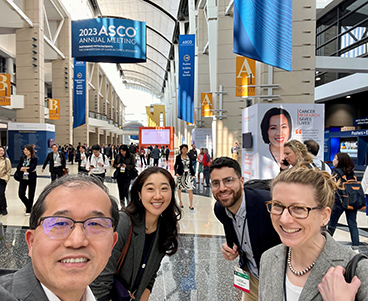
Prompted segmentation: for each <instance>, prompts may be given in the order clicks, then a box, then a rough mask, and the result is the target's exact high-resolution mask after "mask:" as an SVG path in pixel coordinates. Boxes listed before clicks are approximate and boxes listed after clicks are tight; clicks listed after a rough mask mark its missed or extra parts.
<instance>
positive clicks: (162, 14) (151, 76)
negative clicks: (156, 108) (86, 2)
mask: <svg viewBox="0 0 368 301" xmlns="http://www.w3.org/2000/svg"><path fill="white" fill-rule="evenodd" d="M90 3H91V5H92V7H93V8H94V9H95V12H96V15H99V16H102V17H105V16H109V17H120V18H127V19H132V20H138V21H143V22H146V28H147V61H146V62H145V63H136V64H119V66H118V68H119V70H120V74H121V76H122V79H123V81H124V83H126V84H136V83H139V84H140V85H145V86H146V87H147V89H149V90H150V91H151V92H152V93H154V94H156V95H157V96H158V97H162V96H163V91H164V86H165V79H166V78H167V72H168V71H169V68H170V62H169V61H170V59H173V55H174V54H173V53H174V50H173V44H174V43H177V41H178V32H179V31H178V20H181V21H182V20H183V19H185V16H188V7H187V4H185V3H187V1H183V0H156V1H150V0H124V1H121V0H90Z"/></svg>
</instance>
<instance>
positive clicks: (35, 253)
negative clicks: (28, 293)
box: [26, 185, 117, 296]
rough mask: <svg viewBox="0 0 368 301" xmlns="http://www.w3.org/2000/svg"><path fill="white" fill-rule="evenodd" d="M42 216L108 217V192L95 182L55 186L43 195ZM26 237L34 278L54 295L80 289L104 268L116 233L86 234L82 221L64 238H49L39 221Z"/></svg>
mask: <svg viewBox="0 0 368 301" xmlns="http://www.w3.org/2000/svg"><path fill="white" fill-rule="evenodd" d="M45 207H46V210H45V212H44V214H43V215H42V216H43V217H45V216H63V217H69V218H71V219H73V220H74V221H85V220H86V219H88V218H91V217H103V216H104V217H111V214H110V208H111V202H110V199H109V197H108V195H107V194H106V193H105V192H104V191H103V190H102V189H101V188H99V187H97V186H93V185H92V186H85V187H83V186H82V187H80V186H79V187H78V188H68V187H65V186H60V187H57V188H55V189H54V190H53V191H52V192H51V193H50V194H49V195H48V196H47V198H46V199H45ZM26 241H27V244H28V249H29V253H28V254H29V256H30V257H31V258H32V264H33V269H34V272H35V275H36V277H37V278H38V280H39V281H40V282H41V283H42V284H44V285H45V286H46V287H47V288H48V289H50V290H51V291H52V292H53V293H54V294H56V295H57V296H62V295H63V294H65V292H67V293H68V292H69V293H70V292H73V291H80V290H82V291H84V289H85V288H86V287H87V285H89V284H90V283H91V282H92V281H93V280H94V279H95V278H96V277H97V276H98V275H99V274H100V272H101V271H102V270H103V269H104V268H105V266H106V264H107V261H108V259H109V257H110V255H111V250H112V248H113V247H114V245H115V243H116V241H117V233H116V232H113V229H112V228H110V229H109V231H108V233H107V235H106V236H104V237H102V238H98V239H96V238H90V237H87V236H86V234H85V232H84V230H83V224H81V223H77V224H75V226H74V228H73V230H72V232H71V233H70V235H69V236H68V237H66V238H62V239H52V238H50V237H49V236H48V235H46V233H45V231H44V229H43V226H42V224H41V225H40V226H38V227H37V228H36V229H35V230H28V231H27V233H26Z"/></svg>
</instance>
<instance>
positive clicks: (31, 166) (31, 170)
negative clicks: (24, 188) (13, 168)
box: [17, 155, 37, 180]
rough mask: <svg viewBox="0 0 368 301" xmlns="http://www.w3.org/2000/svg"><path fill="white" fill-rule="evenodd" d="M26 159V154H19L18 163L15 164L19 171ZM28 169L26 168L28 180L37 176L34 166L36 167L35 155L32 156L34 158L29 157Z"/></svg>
mask: <svg viewBox="0 0 368 301" xmlns="http://www.w3.org/2000/svg"><path fill="white" fill-rule="evenodd" d="M26 160H27V157H26V156H24V155H23V156H21V157H20V160H19V163H18V166H17V170H19V171H20V169H21V168H22V167H23V163H24V162H25V161H26ZM27 166H29V169H28V173H29V175H28V178H29V179H30V180H34V179H36V178H37V173H36V168H37V157H34V158H30V161H29V165H27Z"/></svg>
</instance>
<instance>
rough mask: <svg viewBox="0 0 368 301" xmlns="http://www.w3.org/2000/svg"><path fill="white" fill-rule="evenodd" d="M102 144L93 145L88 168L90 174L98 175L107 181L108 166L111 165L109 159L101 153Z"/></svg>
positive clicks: (87, 164)
mask: <svg viewBox="0 0 368 301" xmlns="http://www.w3.org/2000/svg"><path fill="white" fill-rule="evenodd" d="M100 150H101V148H100V146H99V145H98V144H95V145H93V146H92V153H93V155H92V156H90V157H88V159H87V163H86V169H87V170H88V171H89V174H90V175H92V176H95V177H98V178H99V179H100V180H101V181H102V182H104V181H105V174H106V168H108V167H109V166H110V164H109V159H108V158H107V157H106V156H105V155H103V154H101V153H100Z"/></svg>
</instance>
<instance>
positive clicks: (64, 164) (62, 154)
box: [42, 152, 66, 172]
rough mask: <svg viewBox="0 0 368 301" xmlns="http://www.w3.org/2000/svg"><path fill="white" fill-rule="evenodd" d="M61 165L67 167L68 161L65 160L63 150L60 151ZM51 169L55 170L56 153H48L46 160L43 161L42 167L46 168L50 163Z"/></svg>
mask: <svg viewBox="0 0 368 301" xmlns="http://www.w3.org/2000/svg"><path fill="white" fill-rule="evenodd" d="M59 156H60V161H61V166H62V168H63V169H65V166H66V162H65V155H64V153H63V152H59ZM49 162H50V164H49V170H50V172H52V171H53V170H54V153H53V152H51V153H48V154H47V157H46V160H45V162H43V165H42V169H45V167H46V165H47V163H49Z"/></svg>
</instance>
